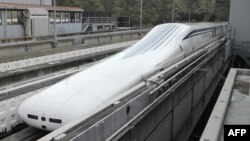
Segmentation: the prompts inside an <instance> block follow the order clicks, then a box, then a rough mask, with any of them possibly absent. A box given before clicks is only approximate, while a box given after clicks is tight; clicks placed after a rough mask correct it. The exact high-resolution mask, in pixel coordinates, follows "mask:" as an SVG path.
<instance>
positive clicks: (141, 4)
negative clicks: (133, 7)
mask: <svg viewBox="0 0 250 141" xmlns="http://www.w3.org/2000/svg"><path fill="white" fill-rule="evenodd" d="M142 6H143V0H141V3H140V29H142V8H143V7H142Z"/></svg>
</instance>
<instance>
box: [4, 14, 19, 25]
mask: <svg viewBox="0 0 250 141" xmlns="http://www.w3.org/2000/svg"><path fill="white" fill-rule="evenodd" d="M21 16H22V11H16V10H9V11H7V24H9V25H10V24H21Z"/></svg>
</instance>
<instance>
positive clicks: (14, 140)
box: [2, 127, 49, 141]
mask: <svg viewBox="0 0 250 141" xmlns="http://www.w3.org/2000/svg"><path fill="white" fill-rule="evenodd" d="M48 133H49V132H46V131H42V130H39V129H36V128H33V127H26V128H24V129H23V130H20V131H18V132H16V133H14V134H12V135H10V136H8V137H6V138H4V139H2V141H34V140H37V139H39V138H41V137H43V136H44V135H46V134H48Z"/></svg>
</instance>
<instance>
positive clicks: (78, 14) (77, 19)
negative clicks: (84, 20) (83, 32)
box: [76, 12, 81, 23]
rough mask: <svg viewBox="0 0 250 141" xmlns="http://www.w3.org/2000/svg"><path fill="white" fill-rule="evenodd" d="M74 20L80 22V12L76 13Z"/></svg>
mask: <svg viewBox="0 0 250 141" xmlns="http://www.w3.org/2000/svg"><path fill="white" fill-rule="evenodd" d="M76 22H77V23H80V22H81V14H80V13H78V12H77V13H76Z"/></svg>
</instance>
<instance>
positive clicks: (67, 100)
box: [19, 23, 228, 131]
mask: <svg viewBox="0 0 250 141" xmlns="http://www.w3.org/2000/svg"><path fill="white" fill-rule="evenodd" d="M227 28H228V24H227V23H197V24H181V23H170V24H162V25H158V26H156V27H154V28H153V29H152V30H151V31H150V32H149V33H148V34H147V35H146V36H145V37H144V38H143V39H141V40H140V41H138V42H137V43H136V44H135V45H133V46H131V47H129V48H127V49H126V50H124V51H122V52H120V53H118V54H116V55H114V56H111V57H109V58H107V59H105V60H104V61H101V62H99V63H97V64H96V65H94V66H92V67H90V68H88V69H87V70H84V71H81V72H79V73H77V74H74V75H72V76H70V77H68V78H66V79H64V80H62V81H60V82H58V83H57V84H55V85H53V86H50V87H49V88H47V89H45V90H44V91H42V92H40V93H38V94H36V95H34V96H32V97H30V98H29V99H27V100H25V101H24V102H23V103H22V104H21V105H20V108H19V115H20V116H21V118H22V119H23V120H24V122H26V123H27V124H28V125H30V126H33V127H36V128H40V129H43V130H49V131H52V130H55V129H57V128H59V127H61V126H63V125H65V124H67V123H69V122H72V121H74V120H77V119H87V118H89V117H90V116H92V115H93V114H95V113H96V112H98V111H100V110H102V109H103V108H105V107H107V106H109V105H111V104H112V103H114V102H116V101H117V100H119V99H120V98H121V94H122V93H123V92H125V91H126V90H128V89H129V88H131V87H133V86H134V85H136V84H138V83H140V82H141V81H143V80H142V78H148V77H150V76H151V74H154V73H157V72H159V71H161V70H162V69H165V68H168V67H169V66H171V65H172V64H174V63H176V62H178V61H180V60H181V59H183V58H185V57H186V56H188V55H190V54H191V53H193V52H194V51H195V50H197V49H199V48H201V47H202V45H205V44H208V43H209V42H212V41H213V40H215V39H216V38H218V37H219V36H221V35H223V34H224V33H225V32H227Z"/></svg>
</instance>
